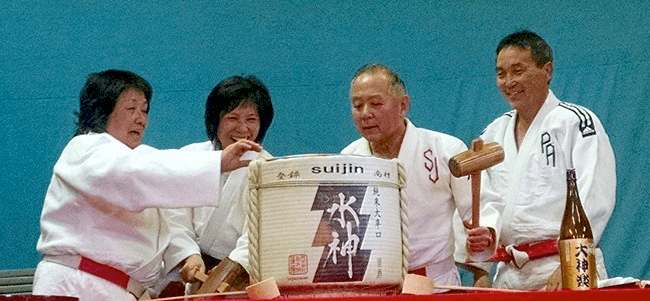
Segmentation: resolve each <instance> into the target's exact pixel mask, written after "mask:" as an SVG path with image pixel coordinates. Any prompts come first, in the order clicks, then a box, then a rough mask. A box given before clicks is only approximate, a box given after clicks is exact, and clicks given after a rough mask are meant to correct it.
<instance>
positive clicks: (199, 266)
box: [181, 254, 205, 282]
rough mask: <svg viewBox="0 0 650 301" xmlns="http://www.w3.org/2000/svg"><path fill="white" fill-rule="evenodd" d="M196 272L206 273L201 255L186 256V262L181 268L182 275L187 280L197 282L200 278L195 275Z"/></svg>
mask: <svg viewBox="0 0 650 301" xmlns="http://www.w3.org/2000/svg"><path fill="white" fill-rule="evenodd" d="M196 272H201V273H205V264H204V263H203V259H201V255H198V254H194V255H191V256H189V257H187V258H185V264H183V267H182V268H181V277H182V278H183V281H185V282H196V281H198V279H196V278H195V277H194V275H195V274H196Z"/></svg>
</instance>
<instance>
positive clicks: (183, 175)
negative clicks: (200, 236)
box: [35, 133, 221, 300]
mask: <svg viewBox="0 0 650 301" xmlns="http://www.w3.org/2000/svg"><path fill="white" fill-rule="evenodd" d="M220 174H221V152H212V151H211V152H196V153H193V154H192V155H188V153H187V152H182V151H178V150H156V149H154V148H152V147H149V146H147V145H140V146H138V147H136V148H135V149H131V148H129V147H128V146H126V145H125V144H123V143H122V142H120V141H119V140H117V139H115V138H114V137H113V136H111V135H110V134H107V133H102V134H86V135H79V136H76V137H74V138H73V139H72V140H71V141H70V142H69V143H68V145H67V146H66V147H65V148H64V150H63V152H62V154H61V156H60V158H59V160H58V161H57V163H56V164H55V166H54V171H53V175H52V179H51V182H50V185H49V187H48V190H47V193H46V195H45V201H44V204H43V211H42V214H41V235H40V237H39V240H38V243H37V246H36V248H37V250H38V252H39V253H40V254H41V255H44V256H57V255H80V256H84V257H87V258H90V259H92V260H94V261H96V262H99V263H102V264H106V265H110V266H112V267H114V268H117V269H119V270H121V271H123V272H125V273H126V274H128V275H129V276H131V277H132V278H134V279H135V280H137V281H139V282H140V283H141V284H143V285H144V286H147V287H152V286H153V285H154V284H155V282H156V281H157V280H158V279H159V277H160V276H161V275H162V273H163V271H162V269H163V264H162V262H163V260H165V261H168V260H171V258H172V257H173V256H172V253H171V252H173V250H174V248H170V249H168V248H167V247H168V246H169V243H170V232H169V227H168V224H167V221H166V219H165V218H164V216H163V213H162V211H161V210H159V209H157V208H173V207H185V206H216V205H218V203H219V181H220V180H219V179H220ZM179 200H182V201H179ZM39 267H40V264H39ZM166 268H171V267H169V266H167V267H166ZM74 271H76V270H74ZM91 277H94V276H91ZM59 280H60V279H58V276H56V275H54V274H51V273H39V272H38V269H37V272H36V280H35V293H36V291H37V290H39V293H41V294H48V293H49V294H58V295H60V294H64V293H65V292H63V291H61V290H60V289H61V288H60V287H59V288H58V289H59V290H55V291H48V289H49V288H50V287H52V289H55V288H54V283H57V282H60V281H59ZM102 281H104V280H102ZM39 282H40V283H39ZM105 283H106V285H107V286H115V285H114V284H113V283H110V282H108V281H105ZM48 284H51V285H48ZM82 286H83V285H82ZM75 289H79V287H77V288H75ZM63 290H65V288H64V289H63ZM88 293H89V294H91V292H88ZM95 297H97V296H95ZM115 298H117V297H115ZM83 299H84V298H82V300H83ZM88 299H92V298H88Z"/></svg>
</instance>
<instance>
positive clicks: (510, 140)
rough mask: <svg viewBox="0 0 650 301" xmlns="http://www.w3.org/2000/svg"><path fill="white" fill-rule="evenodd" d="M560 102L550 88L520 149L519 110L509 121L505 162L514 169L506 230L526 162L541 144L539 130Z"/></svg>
mask: <svg viewBox="0 0 650 301" xmlns="http://www.w3.org/2000/svg"><path fill="white" fill-rule="evenodd" d="M558 104H559V100H558V99H557V98H556V97H555V95H554V94H553V92H552V91H551V90H549V91H548V95H547V96H546V100H545V101H544V104H543V105H542V107H541V108H540V109H539V111H538V112H537V115H535V119H533V123H531V125H530V127H528V130H527V131H526V135H525V136H524V139H523V141H522V142H521V145H520V146H519V149H518V150H517V143H516V140H515V127H516V123H517V114H518V112H515V115H514V116H513V118H512V119H511V120H510V122H509V123H508V127H507V129H506V134H505V137H504V141H503V144H504V145H503V148H504V150H505V153H506V154H508V155H506V158H505V162H504V164H506V166H507V170H512V172H511V173H510V174H509V175H508V176H509V181H508V183H509V186H508V190H507V195H506V207H505V209H504V212H503V229H504V231H508V230H509V229H506V228H509V225H510V224H511V223H510V221H511V220H512V217H513V216H512V215H513V214H514V203H515V202H516V200H517V195H518V194H519V189H520V188H523V187H522V184H521V183H520V180H521V179H523V178H524V177H523V174H524V173H526V172H528V171H527V170H526V164H527V160H529V159H530V156H529V154H530V152H531V151H534V149H533V148H535V147H537V146H538V145H539V144H538V142H539V138H540V133H539V132H540V130H541V128H542V123H543V122H544V119H546V116H547V115H548V114H549V113H550V112H551V111H552V110H553V109H554V108H555V107H557V105H558ZM512 154H514V155H515V156H512ZM513 157H514V158H513Z"/></svg>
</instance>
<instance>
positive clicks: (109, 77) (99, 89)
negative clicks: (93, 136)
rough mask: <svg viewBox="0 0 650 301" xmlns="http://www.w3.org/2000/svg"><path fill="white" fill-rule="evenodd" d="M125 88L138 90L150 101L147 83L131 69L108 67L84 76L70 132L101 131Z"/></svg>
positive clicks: (76, 133)
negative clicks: (72, 128) (74, 126)
mask: <svg viewBox="0 0 650 301" xmlns="http://www.w3.org/2000/svg"><path fill="white" fill-rule="evenodd" d="M128 89H136V90H138V91H142V93H144V97H145V98H146V99H147V103H151V96H152V94H153V90H152V89H151V85H149V83H148V82H147V81H146V80H145V79H144V78H142V77H141V76H139V75H137V74H135V73H133V72H130V71H123V70H114V69H111V70H106V71H102V72H97V73H91V74H90V75H88V79H87V80H86V84H85V85H84V86H83V88H82V89H81V93H80V94H79V112H75V115H77V131H76V132H75V134H74V135H75V136H77V135H82V134H87V133H89V132H94V133H103V132H105V130H106V123H107V121H108V117H109V116H110V115H111V113H113V109H115V103H116V102H117V98H118V97H119V96H120V94H122V92H124V91H125V90H128ZM148 111H149V107H148V106H147V112H148Z"/></svg>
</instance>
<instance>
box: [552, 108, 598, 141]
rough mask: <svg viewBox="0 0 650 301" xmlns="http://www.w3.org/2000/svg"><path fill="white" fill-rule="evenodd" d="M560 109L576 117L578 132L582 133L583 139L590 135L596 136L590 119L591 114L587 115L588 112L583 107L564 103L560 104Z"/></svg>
mask: <svg viewBox="0 0 650 301" xmlns="http://www.w3.org/2000/svg"><path fill="white" fill-rule="evenodd" d="M560 107H563V108H565V109H567V110H569V111H571V112H573V113H574V114H576V116H578V119H580V132H581V133H582V137H583V138H584V137H588V136H591V135H596V127H595V125H594V120H593V118H592V117H591V114H589V112H588V111H587V110H586V109H585V108H584V107H581V106H578V105H574V104H572V103H568V102H564V101H561V102H560Z"/></svg>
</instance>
